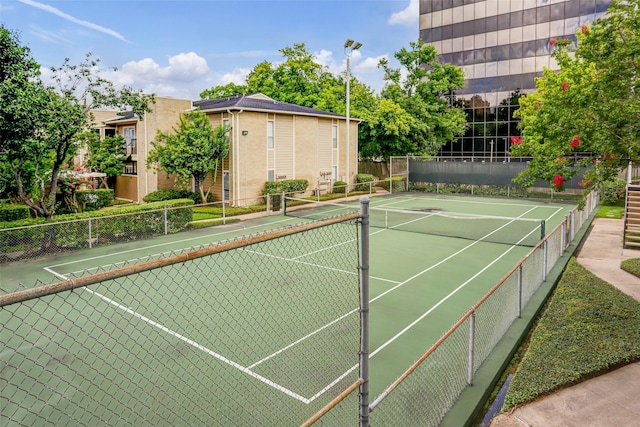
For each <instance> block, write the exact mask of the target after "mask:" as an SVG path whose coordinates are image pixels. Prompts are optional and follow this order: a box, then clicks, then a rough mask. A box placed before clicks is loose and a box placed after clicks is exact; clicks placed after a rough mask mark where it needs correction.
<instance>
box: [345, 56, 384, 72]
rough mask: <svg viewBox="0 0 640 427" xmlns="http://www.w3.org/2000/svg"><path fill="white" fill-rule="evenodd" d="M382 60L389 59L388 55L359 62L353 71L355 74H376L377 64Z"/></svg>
mask: <svg viewBox="0 0 640 427" xmlns="http://www.w3.org/2000/svg"><path fill="white" fill-rule="evenodd" d="M382 58H385V59H389V55H386V54H385V55H380V56H378V57H376V58H371V57H369V58H366V59H365V60H364V61H362V62H360V63H359V64H358V65H356V66H355V67H353V71H355V72H356V73H362V74H369V73H373V72H376V71H377V70H378V63H379V62H380V60H381V59H382Z"/></svg>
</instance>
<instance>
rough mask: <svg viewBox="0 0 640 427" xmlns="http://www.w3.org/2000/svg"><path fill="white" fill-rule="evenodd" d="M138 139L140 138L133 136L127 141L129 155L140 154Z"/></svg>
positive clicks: (126, 148)
mask: <svg viewBox="0 0 640 427" xmlns="http://www.w3.org/2000/svg"><path fill="white" fill-rule="evenodd" d="M137 141H138V140H137V139H136V138H131V139H129V140H126V141H125V150H126V153H127V156H130V155H132V154H138V144H137Z"/></svg>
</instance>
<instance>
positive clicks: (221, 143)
mask: <svg viewBox="0 0 640 427" xmlns="http://www.w3.org/2000/svg"><path fill="white" fill-rule="evenodd" d="M229 131H230V129H229V127H228V126H225V125H220V126H218V127H217V128H216V129H215V130H214V129H213V128H212V126H211V121H210V120H209V117H207V115H206V113H203V112H202V111H200V110H195V111H192V112H188V113H185V114H181V115H180V119H179V122H178V128H177V129H176V128H173V132H172V133H164V132H161V131H158V133H157V135H156V138H155V141H153V142H152V143H151V144H152V146H153V149H152V150H151V151H150V152H149V156H148V158H147V167H148V168H151V167H154V168H156V169H158V168H162V169H163V170H164V171H165V172H167V173H168V174H173V173H175V174H177V176H178V178H179V179H180V180H181V181H183V182H187V181H188V180H189V178H193V180H194V181H195V186H196V191H198V192H200V197H201V199H202V203H206V201H207V194H208V193H209V191H207V194H205V192H204V189H203V188H202V183H203V182H204V180H205V179H206V178H207V175H208V174H209V173H210V172H212V175H213V179H214V181H215V179H216V176H217V171H218V165H219V164H220V161H221V160H222V159H224V158H225V157H227V154H228V153H229Z"/></svg>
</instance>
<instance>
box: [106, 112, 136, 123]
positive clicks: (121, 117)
mask: <svg viewBox="0 0 640 427" xmlns="http://www.w3.org/2000/svg"><path fill="white" fill-rule="evenodd" d="M115 115H116V118H114V119H111V120H105V121H104V122H105V123H108V124H111V123H118V122H130V121H132V120H137V118H136V115H135V114H133V111H124V112H121V113H115Z"/></svg>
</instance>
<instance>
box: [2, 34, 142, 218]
mask: <svg viewBox="0 0 640 427" xmlns="http://www.w3.org/2000/svg"><path fill="white" fill-rule="evenodd" d="M0 38H1V39H2V43H3V49H2V51H1V52H0V55H2V57H1V58H0V59H1V61H0V63H2V68H3V71H2V80H1V81H0V85H1V86H0V92H1V93H2V97H1V99H2V101H0V102H2V104H3V105H2V107H3V108H2V111H3V112H5V105H8V106H10V107H9V113H7V115H6V116H5V114H4V113H3V118H2V124H0V131H1V132H2V135H1V137H2V138H1V139H2V150H1V152H2V154H1V155H2V159H1V160H2V161H4V162H7V164H9V165H10V168H11V172H12V174H13V178H14V179H15V182H16V187H17V193H18V197H19V198H20V200H22V202H24V203H25V204H26V205H28V206H29V207H30V208H31V209H32V210H33V211H34V212H36V213H37V214H39V215H42V216H44V217H45V218H47V219H51V218H52V217H53V214H54V213H55V207H56V196H55V195H56V189H57V186H58V178H59V176H60V172H61V170H62V168H63V165H64V164H65V163H67V162H68V161H69V160H70V159H71V157H72V156H73V154H74V153H75V150H76V148H77V135H78V134H80V133H81V132H83V131H85V130H86V129H88V128H89V125H90V124H91V122H92V120H93V119H92V117H91V114H90V110H91V109H92V108H95V107H99V106H102V107H106V106H110V107H118V108H131V109H133V111H134V112H135V113H137V114H138V115H139V116H140V117H143V114H144V112H146V111H150V109H149V103H150V102H152V101H153V97H152V96H148V95H143V94H142V92H140V91H134V90H133V89H131V88H129V87H124V88H123V89H120V90H118V89H116V88H115V86H114V85H113V83H112V82H110V81H109V80H106V79H104V78H102V77H100V76H99V75H98V74H97V72H96V70H97V69H98V66H99V62H100V61H99V60H97V59H92V58H91V54H87V55H86V57H85V59H84V61H82V62H81V63H80V64H78V65H74V64H71V63H70V61H69V59H65V61H64V62H63V64H62V66H61V67H59V68H52V69H51V72H52V80H53V83H52V84H51V85H48V86H47V85H45V84H44V83H42V81H41V80H39V79H37V77H38V70H37V64H36V63H35V61H34V59H33V58H32V57H31V54H30V52H29V50H28V49H27V48H25V47H22V46H21V45H20V43H19V39H18V38H17V36H16V35H15V34H14V33H11V32H10V31H9V30H7V29H5V28H4V27H0ZM5 46H6V47H5ZM5 67H6V68H7V69H6V70H4V68H5ZM12 70H18V73H17V74H16V75H12V74H11V72H12ZM7 118H11V119H13V120H15V122H6V120H7ZM12 125H13V126H15V127H16V128H17V129H19V132H16V131H11V130H9V128H10V127H11V126H12Z"/></svg>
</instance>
